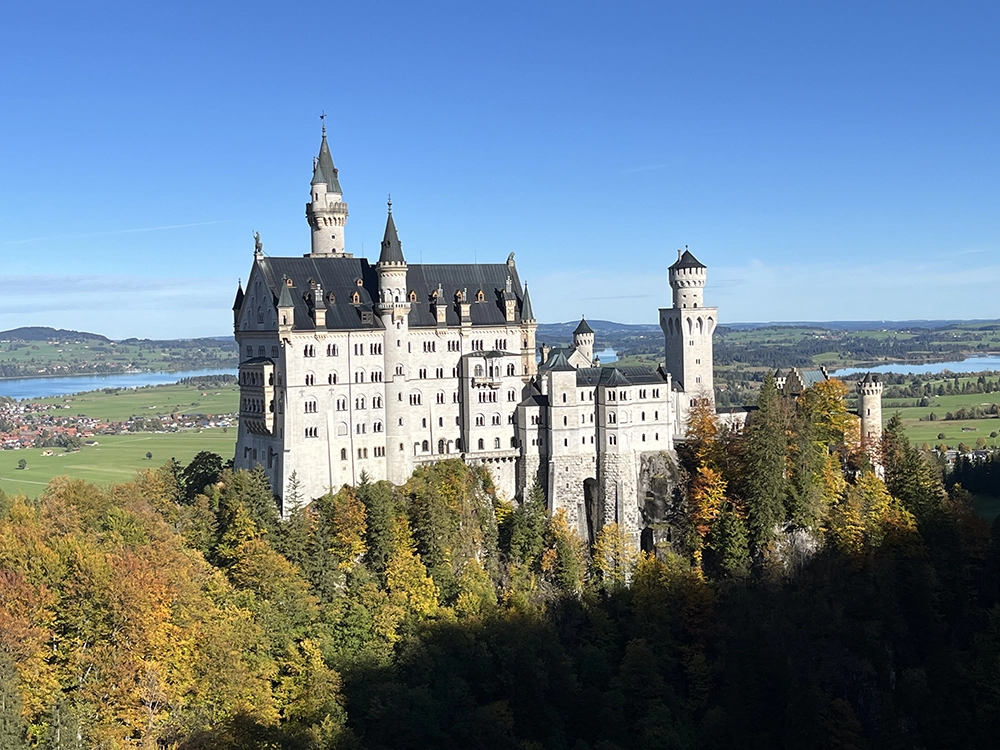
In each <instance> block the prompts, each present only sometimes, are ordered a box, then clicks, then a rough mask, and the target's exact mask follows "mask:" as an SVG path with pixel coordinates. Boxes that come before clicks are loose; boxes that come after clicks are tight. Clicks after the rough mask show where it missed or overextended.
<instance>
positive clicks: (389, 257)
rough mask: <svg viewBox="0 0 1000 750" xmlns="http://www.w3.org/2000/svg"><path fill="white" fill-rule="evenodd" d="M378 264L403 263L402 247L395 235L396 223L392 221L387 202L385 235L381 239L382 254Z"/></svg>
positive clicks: (390, 207)
mask: <svg viewBox="0 0 1000 750" xmlns="http://www.w3.org/2000/svg"><path fill="white" fill-rule="evenodd" d="M378 262H379V263H405V262H406V258H404V257H403V245H402V244H401V243H400V241H399V235H398V234H396V222H395V221H393V220H392V201H389V216H388V218H387V219H386V220H385V235H384V236H383V237H382V253H381V254H380V255H379V256H378Z"/></svg>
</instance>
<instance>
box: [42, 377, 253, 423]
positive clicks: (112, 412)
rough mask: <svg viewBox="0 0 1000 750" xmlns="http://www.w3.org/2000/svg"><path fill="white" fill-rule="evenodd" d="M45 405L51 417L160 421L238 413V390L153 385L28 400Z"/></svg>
mask: <svg viewBox="0 0 1000 750" xmlns="http://www.w3.org/2000/svg"><path fill="white" fill-rule="evenodd" d="M31 401H32V403H36V404H46V405H49V406H50V407H51V408H49V409H47V410H46V413H48V414H50V415H52V416H53V417H59V416H84V417H92V418H94V419H101V420H107V421H113V422H122V421H124V420H126V419H128V418H129V417H133V416H141V417H162V416H168V415H170V414H205V415H216V414H232V413H234V412H236V411H239V403H240V389H239V387H238V386H236V385H229V386H223V387H221V388H208V389H206V388H197V387H194V386H190V385H181V384H176V385H156V386H147V387H144V388H128V389H122V390H113V391H89V392H87V393H77V394H75V395H72V396H53V397H50V398H41V399H31Z"/></svg>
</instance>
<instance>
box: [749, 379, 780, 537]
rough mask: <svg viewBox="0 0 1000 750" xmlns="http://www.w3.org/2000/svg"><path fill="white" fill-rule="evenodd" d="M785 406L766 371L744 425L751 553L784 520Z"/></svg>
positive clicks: (771, 535)
mask: <svg viewBox="0 0 1000 750" xmlns="http://www.w3.org/2000/svg"><path fill="white" fill-rule="evenodd" d="M785 414H786V408H785V405H784V404H783V403H782V397H781V395H780V394H779V393H778V389H777V388H776V387H775V383H774V378H773V377H772V376H771V375H770V374H769V375H768V376H767V377H766V378H765V379H764V384H763V386H761V389H760V397H759V398H758V399H757V412H756V413H755V414H753V416H752V418H751V421H750V425H749V427H747V453H746V464H747V465H746V473H745V491H746V500H747V521H748V523H747V526H748V529H749V532H750V544H751V553H752V554H753V555H758V554H760V551H761V549H762V548H763V547H764V545H766V544H767V543H768V542H769V541H770V540H771V539H772V538H773V536H774V528H775V526H777V525H779V524H781V523H784V521H785V494H786V487H787V481H786V479H785V449H786V438H785V431H786V424H787V419H786V416H785Z"/></svg>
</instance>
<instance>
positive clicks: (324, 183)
mask: <svg viewBox="0 0 1000 750" xmlns="http://www.w3.org/2000/svg"><path fill="white" fill-rule="evenodd" d="M309 197H310V198H312V200H311V201H310V202H309V203H307V204H306V219H307V220H308V222H309V228H310V229H312V252H311V253H310V255H314V256H317V255H319V256H330V255H345V252H344V248H345V244H344V229H345V227H346V225H347V204H346V203H345V202H344V192H343V190H341V188H340V177H339V173H338V171H337V168H336V167H335V166H334V165H333V156H332V155H331V154H330V146H329V144H328V143H327V142H326V125H325V124H324V125H323V140H322V142H321V143H320V146H319V156H317V157H316V159H315V161H314V163H313V178H312V183H311V184H310V186H309Z"/></svg>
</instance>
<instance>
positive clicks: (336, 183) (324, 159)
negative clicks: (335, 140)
mask: <svg viewBox="0 0 1000 750" xmlns="http://www.w3.org/2000/svg"><path fill="white" fill-rule="evenodd" d="M321 182H325V183H326V189H327V190H329V191H330V192H331V193H340V194H341V195H343V194H344V191H343V190H341V189H340V180H339V179H338V176H337V168H336V167H335V166H333V155H332V154H331V153H330V145H329V144H328V143H327V142H326V132H325V131H324V133H323V141H322V142H321V143H320V144H319V156H317V157H316V166H315V167H314V168H313V178H312V183H311V184H313V185H317V184H319V183H321Z"/></svg>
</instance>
